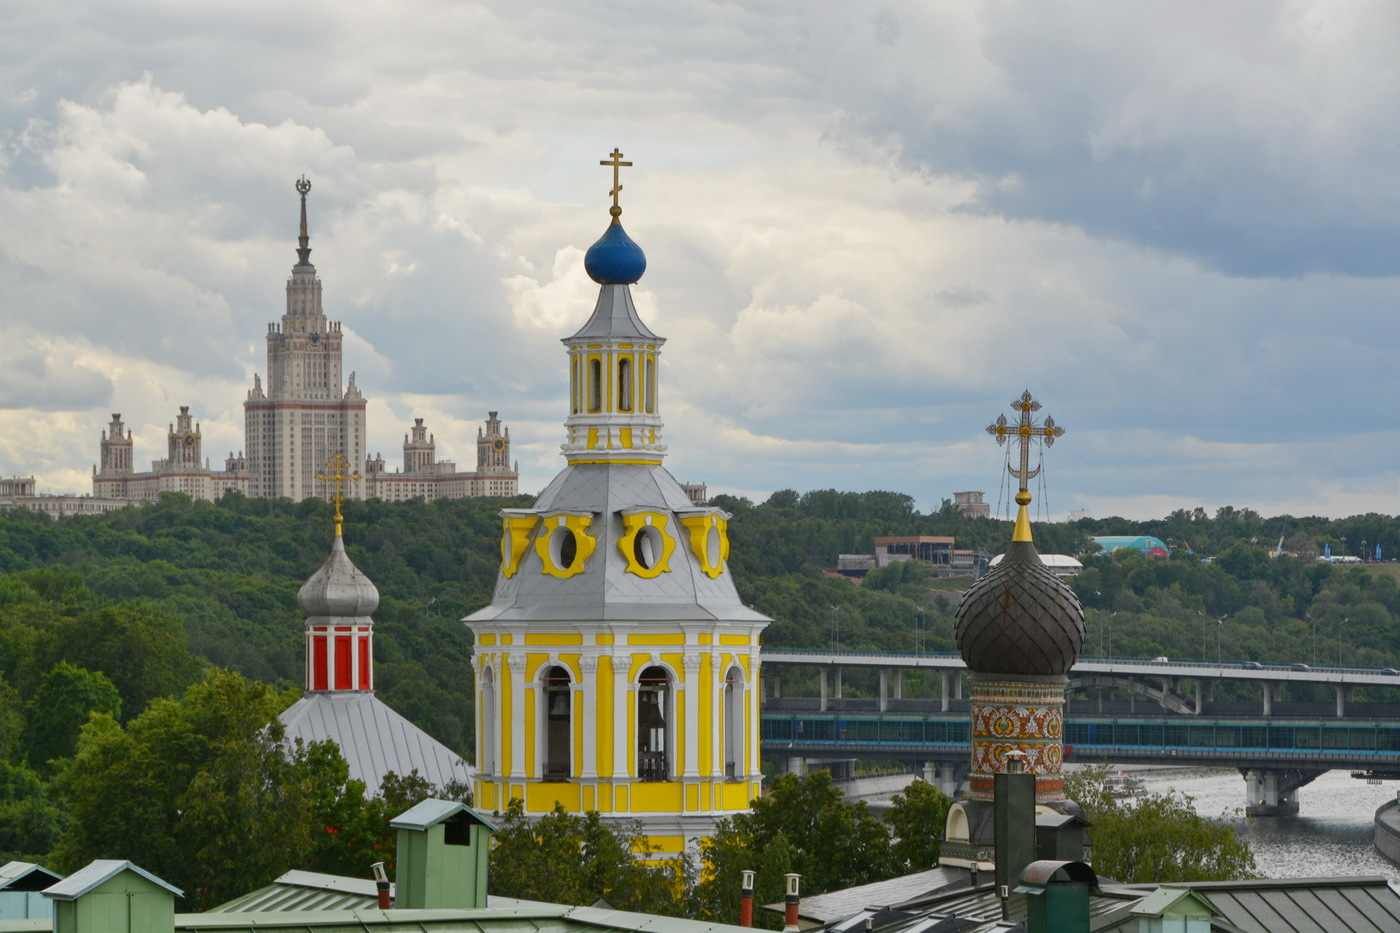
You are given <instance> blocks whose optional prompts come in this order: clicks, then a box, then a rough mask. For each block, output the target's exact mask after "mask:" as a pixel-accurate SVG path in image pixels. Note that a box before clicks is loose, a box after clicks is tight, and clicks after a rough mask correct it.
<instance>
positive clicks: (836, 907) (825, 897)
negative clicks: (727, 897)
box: [764, 868, 970, 923]
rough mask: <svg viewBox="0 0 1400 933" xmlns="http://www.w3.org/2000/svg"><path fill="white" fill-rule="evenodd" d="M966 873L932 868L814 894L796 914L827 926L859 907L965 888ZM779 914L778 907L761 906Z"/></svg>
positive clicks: (781, 907) (780, 907)
mask: <svg viewBox="0 0 1400 933" xmlns="http://www.w3.org/2000/svg"><path fill="white" fill-rule="evenodd" d="M969 877H970V876H969V874H968V872H967V869H965V868H934V869H930V870H929V871H920V872H915V873H914V874H912V875H903V876H901V877H899V878H889V879H887V880H885V881H876V882H874V883H872V884H862V885H858V886H856V887H854V888H845V889H844V890H841V891H831V892H828V893H826V894H814V895H811V896H805V897H803V898H802V904H801V906H800V907H799V912H800V914H801V916H802V917H803V918H804V919H808V920H815V921H817V922H818V923H831V922H832V921H834V920H844V919H845V918H847V917H850V916H853V915H854V914H856V913H857V912H858V911H860V910H861V909H862V908H866V907H872V908H874V907H885V906H889V905H895V904H899V903H902V902H905V901H909V900H912V899H916V898H923V897H928V896H929V895H931V894H933V893H934V892H935V891H937V892H947V891H954V890H957V889H959V888H966V887H968V879H969ZM764 906H766V907H768V908H769V909H771V910H774V911H776V912H778V913H782V911H783V905H782V904H772V905H764Z"/></svg>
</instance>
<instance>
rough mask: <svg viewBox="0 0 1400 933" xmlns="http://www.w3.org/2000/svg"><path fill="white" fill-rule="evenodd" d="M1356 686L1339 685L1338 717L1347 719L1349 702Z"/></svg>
mask: <svg viewBox="0 0 1400 933" xmlns="http://www.w3.org/2000/svg"><path fill="white" fill-rule="evenodd" d="M1355 689H1356V688H1355V687H1346V686H1339V687H1337V718H1338V719H1345V718H1346V715H1347V702H1348V701H1349V700H1351V698H1352V696H1353V691H1355Z"/></svg>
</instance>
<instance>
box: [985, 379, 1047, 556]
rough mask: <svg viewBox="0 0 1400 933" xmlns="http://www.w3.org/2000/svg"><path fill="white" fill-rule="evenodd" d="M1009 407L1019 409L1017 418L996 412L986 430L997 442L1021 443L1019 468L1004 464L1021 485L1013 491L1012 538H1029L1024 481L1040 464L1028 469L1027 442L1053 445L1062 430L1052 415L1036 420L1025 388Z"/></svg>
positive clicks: (1036, 408)
mask: <svg viewBox="0 0 1400 933" xmlns="http://www.w3.org/2000/svg"><path fill="white" fill-rule="evenodd" d="M1011 408H1012V409H1013V410H1015V411H1018V412H1020V418H1019V419H1018V420H1017V421H1015V422H1009V421H1007V419H1006V416H1005V415H998V416H997V420H996V421H994V422H993V423H991V424H989V425H987V433H988V434H990V435H992V436H993V437H995V438H996V439H997V446H998V447H1000V446H1001V445H1002V444H1005V443H1006V442H1007V440H1008V439H1010V440H1011V442H1012V443H1013V444H1020V445H1021V468H1020V469H1019V470H1018V469H1017V468H1015V467H1013V466H1012V465H1011V464H1009V463H1008V464H1007V465H1006V471H1007V472H1008V473H1010V474H1011V475H1012V476H1014V477H1016V479H1017V480H1018V481H1019V482H1020V484H1021V488H1020V490H1019V491H1018V492H1017V493H1016V504H1017V505H1018V506H1020V510H1019V511H1018V512H1017V515H1016V531H1015V532H1014V533H1013V534H1012V536H1011V540H1012V541H1029V540H1031V525H1030V518H1029V517H1028V516H1027V514H1026V506H1028V505H1030V504H1031V494H1030V492H1029V491H1028V489H1027V486H1026V484H1027V483H1028V482H1029V481H1030V480H1032V479H1034V478H1035V477H1036V476H1038V475H1039V474H1040V467H1036V468H1035V469H1034V470H1032V469H1031V445H1032V444H1034V443H1035V442H1036V441H1037V440H1039V441H1042V442H1043V443H1044V444H1045V446H1046V447H1053V446H1054V445H1055V438H1057V437H1060V436H1061V435H1063V434H1064V433H1065V429H1064V428H1062V427H1060V426H1059V425H1057V424H1055V419H1054V418H1048V417H1047V418H1046V419H1045V421H1044V422H1043V423H1037V422H1036V419H1035V418H1034V413H1035V412H1038V411H1040V403H1039V402H1037V401H1036V400H1035V399H1033V398H1031V390H1030V389H1027V390H1026V391H1024V392H1022V393H1021V397H1020V398H1018V399H1015V400H1013V401H1012V403H1011Z"/></svg>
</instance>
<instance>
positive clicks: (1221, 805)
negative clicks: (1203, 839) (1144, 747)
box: [1136, 768, 1400, 882]
mask: <svg viewBox="0 0 1400 933" xmlns="http://www.w3.org/2000/svg"><path fill="white" fill-rule="evenodd" d="M1136 774H1137V775H1138V776H1139V777H1140V778H1141V779H1142V781H1143V784H1144V785H1145V788H1146V789H1147V790H1148V791H1152V792H1157V793H1165V792H1167V791H1170V790H1176V791H1180V792H1182V793H1184V794H1188V795H1189V796H1191V797H1193V798H1194V799H1195V806H1196V812H1198V813H1200V814H1201V815H1202V816H1210V817H1221V816H1224V817H1225V818H1227V819H1230V820H1232V821H1235V822H1236V824H1237V825H1238V827H1239V831H1240V832H1241V834H1242V835H1243V836H1244V837H1245V838H1246V839H1248V840H1249V844H1250V846H1251V848H1253V850H1254V858H1255V860H1256V861H1257V862H1258V863H1259V873H1260V874H1261V875H1264V876H1265V877H1268V878H1306V877H1324V876H1328V875H1384V876H1385V877H1386V878H1389V879H1390V880H1391V881H1393V882H1400V867H1397V866H1395V865H1392V864H1391V863H1389V862H1387V861H1386V860H1385V859H1383V858H1381V857H1380V855H1379V853H1377V852H1376V850H1375V848H1374V846H1373V845H1372V839H1373V838H1374V835H1375V833H1374V829H1373V824H1372V819H1373V817H1374V815H1375V812H1376V808H1377V807H1379V806H1380V805H1381V804H1383V803H1385V802H1386V801H1387V800H1393V799H1394V798H1395V794H1396V791H1397V790H1400V782H1395V781H1387V782H1384V783H1381V784H1367V783H1366V782H1365V781H1359V780H1357V779H1356V778H1353V777H1351V775H1350V774H1349V773H1348V772H1346V771H1329V772H1328V773H1327V774H1324V775H1323V776H1322V777H1320V778H1318V779H1317V780H1315V781H1313V782H1312V783H1311V784H1308V785H1307V786H1305V787H1303V788H1302V789H1300V790H1299V791H1298V805H1299V812H1298V815H1297V816H1270V817H1253V818H1246V817H1245V816H1244V815H1243V809H1244V803H1245V799H1244V790H1245V787H1244V778H1243V777H1242V776H1241V775H1240V773H1239V772H1238V771H1236V770H1233V769H1231V770H1220V769H1209V768H1171V769H1142V770H1136Z"/></svg>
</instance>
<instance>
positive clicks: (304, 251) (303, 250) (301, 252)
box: [296, 175, 311, 266]
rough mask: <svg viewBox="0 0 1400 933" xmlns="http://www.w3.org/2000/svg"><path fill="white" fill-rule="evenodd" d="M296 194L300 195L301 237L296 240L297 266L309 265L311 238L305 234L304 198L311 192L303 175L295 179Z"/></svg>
mask: <svg viewBox="0 0 1400 933" xmlns="http://www.w3.org/2000/svg"><path fill="white" fill-rule="evenodd" d="M296 187H297V194H299V195H301V236H299V237H298V238H297V256H298V257H299V262H298V263H297V264H298V265H302V266H309V265H311V238H310V237H309V236H308V235H307V233H306V196H307V194H309V193H310V191H311V182H309V181H307V179H306V176H305V175H303V176H301V177H300V178H298V179H297V183H296Z"/></svg>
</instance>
